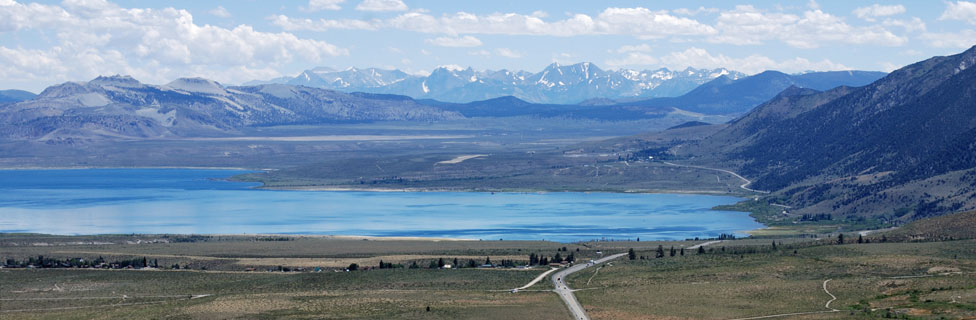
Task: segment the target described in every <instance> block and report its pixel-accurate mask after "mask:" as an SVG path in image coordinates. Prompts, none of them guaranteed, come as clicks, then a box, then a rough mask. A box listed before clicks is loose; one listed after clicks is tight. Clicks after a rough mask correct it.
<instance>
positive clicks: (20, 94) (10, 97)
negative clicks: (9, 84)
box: [0, 90, 37, 103]
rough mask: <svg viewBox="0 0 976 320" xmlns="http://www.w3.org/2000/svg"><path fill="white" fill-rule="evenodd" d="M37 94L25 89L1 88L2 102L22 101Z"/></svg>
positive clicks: (0, 98)
mask: <svg viewBox="0 0 976 320" xmlns="http://www.w3.org/2000/svg"><path fill="white" fill-rule="evenodd" d="M36 96H37V95H36V94H34V93H32V92H28V91H24V90H0V103H10V102H21V101H26V100H30V99H34V97H36Z"/></svg>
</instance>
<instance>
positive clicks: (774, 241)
mask: <svg viewBox="0 0 976 320" xmlns="http://www.w3.org/2000/svg"><path fill="white" fill-rule="evenodd" d="M773 251H776V240H773Z"/></svg>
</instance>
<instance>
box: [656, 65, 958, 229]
mask: <svg viewBox="0 0 976 320" xmlns="http://www.w3.org/2000/svg"><path fill="white" fill-rule="evenodd" d="M974 65H976V47H974V48H972V49H970V50H968V51H966V52H963V53H961V54H957V55H953V56H947V57H934V58H931V59H929V60H925V61H922V62H918V63H915V64H912V65H909V66H906V67H904V68H902V69H899V70H897V71H894V72H892V73H891V74H889V75H888V76H886V77H884V78H882V79H880V80H878V81H876V82H874V83H872V84H870V85H867V86H863V87H859V88H848V87H840V88H836V89H833V90H829V91H825V92H817V91H813V90H801V89H797V88H791V89H788V90H786V91H784V92H782V93H781V94H780V95H779V96H777V97H775V98H774V99H772V100H771V101H769V102H767V103H764V104H763V105H761V106H759V107H756V108H755V109H754V110H752V111H751V112H750V113H748V114H746V115H745V116H743V117H741V118H740V119H738V120H736V121H734V122H732V123H731V124H730V125H729V126H728V127H726V128H724V129H723V130H721V131H719V132H717V133H715V134H713V135H711V136H710V137H708V138H706V139H704V140H703V141H701V142H697V143H691V144H687V145H684V146H682V147H681V148H674V149H672V150H674V151H675V152H676V153H679V154H681V156H682V157H685V158H695V159H697V160H698V161H704V162H707V161H712V163H724V164H726V165H727V166H728V165H738V166H739V167H738V168H737V170H739V173H740V174H742V175H744V176H746V177H750V178H752V179H753V180H754V183H753V184H752V185H751V187H752V188H756V189H763V190H771V191H774V193H773V197H776V198H778V199H779V200H780V201H782V202H785V203H787V204H789V205H792V206H794V207H797V208H800V209H798V210H796V213H797V214H800V213H810V214H816V213H833V214H834V215H835V216H843V215H846V216H852V217H865V218H866V217H870V218H877V219H881V220H913V219H917V218H921V217H926V216H932V215H940V214H944V213H949V212H957V211H961V210H972V209H976V120H974V119H976V68H973V66H974Z"/></svg>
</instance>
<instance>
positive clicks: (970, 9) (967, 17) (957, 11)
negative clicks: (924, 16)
mask: <svg viewBox="0 0 976 320" xmlns="http://www.w3.org/2000/svg"><path fill="white" fill-rule="evenodd" d="M939 20H962V21H966V22H969V23H971V24H976V2H969V1H956V2H946V9H945V11H943V12H942V15H941V16H939Z"/></svg>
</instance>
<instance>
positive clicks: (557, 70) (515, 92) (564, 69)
mask: <svg viewBox="0 0 976 320" xmlns="http://www.w3.org/2000/svg"><path fill="white" fill-rule="evenodd" d="M722 76H726V77H730V78H732V79H738V78H742V77H745V74H742V73H740V72H736V71H732V70H728V69H724V68H718V69H693V68H687V69H685V70H681V71H673V70H668V69H666V68H661V69H657V70H644V71H636V70H628V69H621V70H616V71H608V70H603V69H600V68H599V67H597V66H596V65H595V64H593V63H589V62H581V63H577V64H572V65H561V64H559V63H553V64H550V65H549V66H547V67H546V68H545V69H543V70H542V71H539V72H536V73H532V72H527V71H510V70H497V71H491V70H488V71H476V70H474V69H472V68H458V67H454V66H442V67H438V68H436V69H434V70H433V71H432V72H431V73H430V75H427V76H417V75H411V74H407V73H405V72H403V71H400V70H385V69H378V68H363V69H359V68H348V69H345V70H335V69H332V68H326V67H319V68H313V69H309V70H305V71H303V72H302V73H300V74H298V75H297V76H295V77H284V78H278V79H274V80H270V81H253V82H249V84H266V83H282V84H291V85H303V86H309V87H315V88H325V89H332V90H339V91H344V92H354V91H362V92H371V93H387V94H398V95H405V96H410V97H413V98H415V99H434V100H439V101H445V102H454V103H467V102H472V101H480V100H487V99H493V98H497V97H503V96H514V97H517V98H519V99H522V100H525V101H529V102H533V103H542V104H577V103H580V102H582V101H586V100H590V99H615V100H616V99H622V100H625V99H635V98H648V97H671V96H679V95H681V94H684V93H687V92H688V91H690V90H692V89H694V88H695V87H698V86H699V85H701V84H703V83H706V82H708V81H711V80H713V79H716V78H718V77H722Z"/></svg>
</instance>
